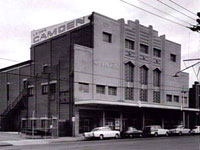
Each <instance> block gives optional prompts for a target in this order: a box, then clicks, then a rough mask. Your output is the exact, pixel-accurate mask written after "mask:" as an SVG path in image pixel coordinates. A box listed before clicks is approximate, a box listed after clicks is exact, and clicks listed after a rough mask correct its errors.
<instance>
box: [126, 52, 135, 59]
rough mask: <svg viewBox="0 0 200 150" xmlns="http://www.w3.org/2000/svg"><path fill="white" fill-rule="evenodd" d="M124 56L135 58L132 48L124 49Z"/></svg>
mask: <svg viewBox="0 0 200 150" xmlns="http://www.w3.org/2000/svg"><path fill="white" fill-rule="evenodd" d="M125 56H127V57H131V58H134V59H135V58H136V55H135V52H133V51H132V50H130V51H129V50H126V51H125Z"/></svg>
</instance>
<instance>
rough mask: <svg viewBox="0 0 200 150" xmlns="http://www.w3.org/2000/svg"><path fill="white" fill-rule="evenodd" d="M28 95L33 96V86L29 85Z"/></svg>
mask: <svg viewBox="0 0 200 150" xmlns="http://www.w3.org/2000/svg"><path fill="white" fill-rule="evenodd" d="M28 96H33V87H28Z"/></svg>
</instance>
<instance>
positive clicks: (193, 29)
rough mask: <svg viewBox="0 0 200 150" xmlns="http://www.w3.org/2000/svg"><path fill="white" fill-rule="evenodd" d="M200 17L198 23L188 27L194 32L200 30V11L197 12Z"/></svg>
mask: <svg viewBox="0 0 200 150" xmlns="http://www.w3.org/2000/svg"><path fill="white" fill-rule="evenodd" d="M197 16H198V18H197V19H196V21H197V24H196V25H193V26H191V27H188V28H189V29H190V30H192V31H194V32H200V12H198V13H197Z"/></svg>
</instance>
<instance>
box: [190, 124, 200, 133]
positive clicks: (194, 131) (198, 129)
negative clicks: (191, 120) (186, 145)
mask: <svg viewBox="0 0 200 150" xmlns="http://www.w3.org/2000/svg"><path fill="white" fill-rule="evenodd" d="M191 133H193V134H200V126H195V127H194V128H193V129H192V131H191Z"/></svg>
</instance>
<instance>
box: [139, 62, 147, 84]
mask: <svg viewBox="0 0 200 150" xmlns="http://www.w3.org/2000/svg"><path fill="white" fill-rule="evenodd" d="M147 82H148V68H147V67H146V66H142V67H140V83H141V84H144V85H147Z"/></svg>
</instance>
